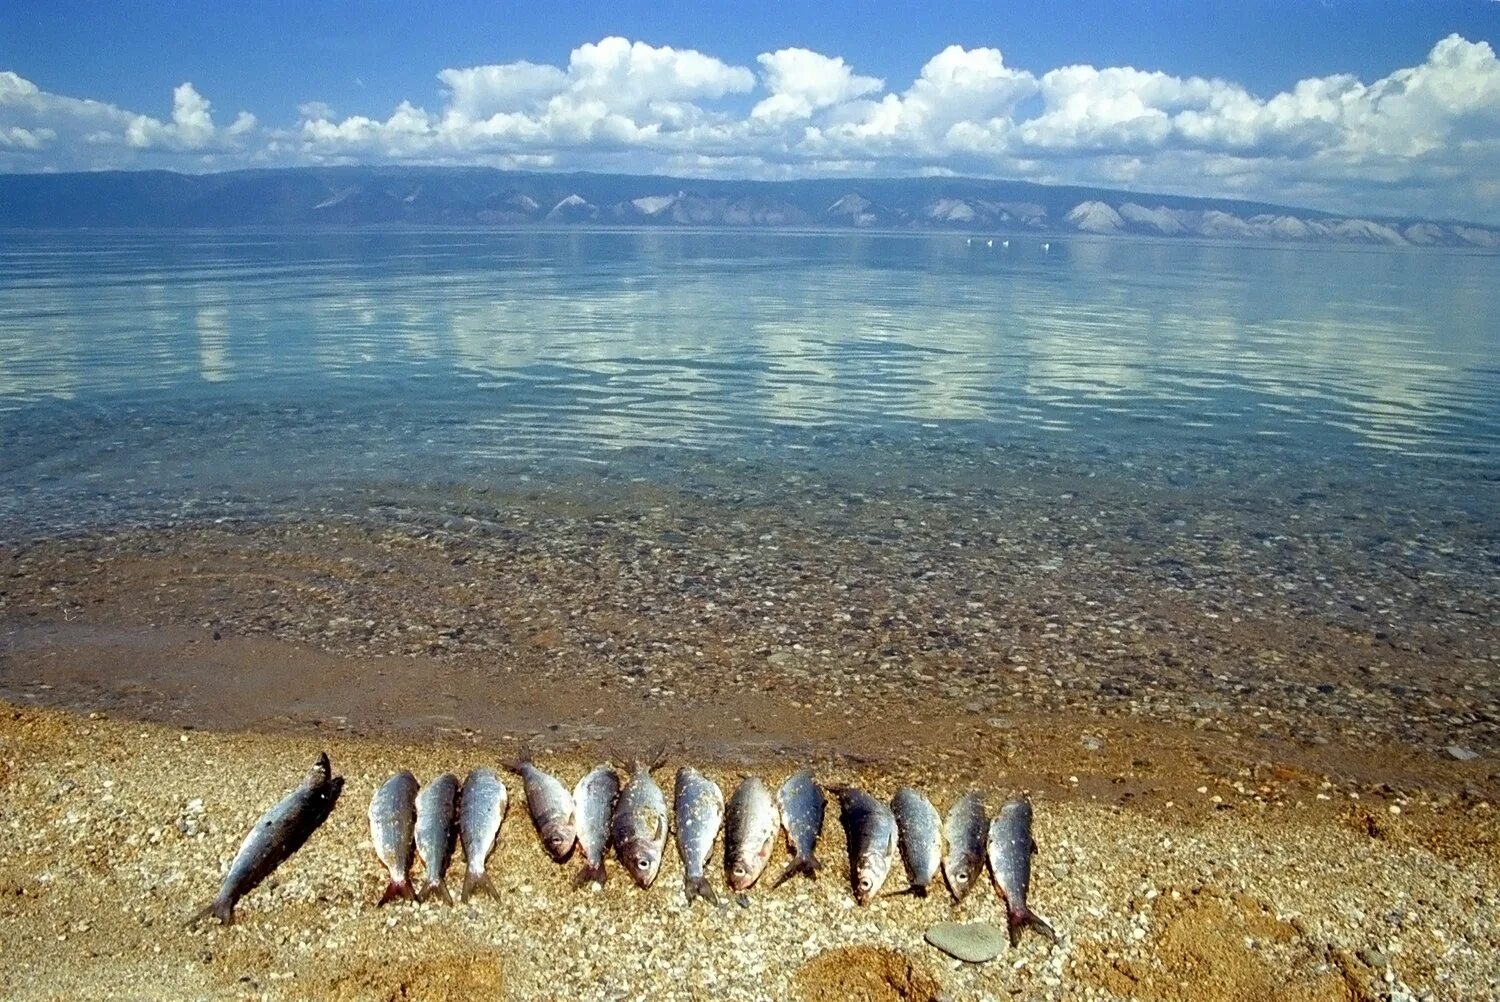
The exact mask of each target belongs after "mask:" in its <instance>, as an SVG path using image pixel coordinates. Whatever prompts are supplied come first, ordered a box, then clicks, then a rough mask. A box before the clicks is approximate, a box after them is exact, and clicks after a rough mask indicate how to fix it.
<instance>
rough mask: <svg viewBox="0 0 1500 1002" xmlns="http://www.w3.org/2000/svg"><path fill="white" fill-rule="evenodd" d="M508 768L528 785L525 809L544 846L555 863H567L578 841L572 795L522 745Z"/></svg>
mask: <svg viewBox="0 0 1500 1002" xmlns="http://www.w3.org/2000/svg"><path fill="white" fill-rule="evenodd" d="M505 768H506V769H508V770H510V771H511V772H513V773H515V774H516V775H517V776H520V777H521V781H522V782H523V783H524V784H525V786H526V809H527V810H528V811H529V812H530V813H531V823H532V824H534V825H536V833H537V835H538V836H539V837H540V838H541V840H542V848H544V849H546V850H547V855H549V856H551V857H552V861H553V862H554V863H566V862H567V861H568V857H569V856H571V855H573V846H574V845H575V844H576V843H577V842H578V829H577V828H576V827H574V824H573V797H572V795H571V794H569V793H568V788H567V787H565V786H563V785H562V783H561V782H559V781H558V778H557V777H556V776H553V775H551V774H549V773H545V772H543V771H542V770H540V769H538V768H537V767H536V764H535V763H533V762H532V761H531V753H530V752H529V751H527V750H526V749H524V748H523V749H521V754H520V756H519V757H518V758H517V759H516V760H515V761H514V762H511V763H509V764H507V765H506V767H505Z"/></svg>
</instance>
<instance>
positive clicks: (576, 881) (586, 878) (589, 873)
mask: <svg viewBox="0 0 1500 1002" xmlns="http://www.w3.org/2000/svg"><path fill="white" fill-rule="evenodd" d="M585 884H599V885H600V886H603V884H604V860H602V859H601V860H599V862H598V863H597V864H595V863H590V862H588V861H587V860H585V861H584V864H583V869H582V870H579V871H578V876H577V877H574V878H573V886H574V887H582V886H584V885H585Z"/></svg>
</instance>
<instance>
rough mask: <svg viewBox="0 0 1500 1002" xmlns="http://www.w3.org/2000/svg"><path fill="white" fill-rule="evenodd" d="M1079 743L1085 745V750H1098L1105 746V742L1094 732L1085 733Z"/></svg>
mask: <svg viewBox="0 0 1500 1002" xmlns="http://www.w3.org/2000/svg"><path fill="white" fill-rule="evenodd" d="M1078 743H1079V744H1081V745H1083V747H1084V750H1085V751H1098V750H1099V749H1101V748H1103V747H1104V742H1103V741H1101V740H1099V739H1098V738H1096V737H1094V735H1092V734H1085V735H1084V736H1083V737H1082V738H1080V739H1079V740H1078Z"/></svg>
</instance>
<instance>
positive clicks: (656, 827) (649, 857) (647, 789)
mask: <svg viewBox="0 0 1500 1002" xmlns="http://www.w3.org/2000/svg"><path fill="white" fill-rule="evenodd" d="M664 761H666V756H665V754H659V755H657V757H656V760H655V761H654V762H652V763H651V764H650V765H647V764H646V763H645V762H643V761H641V760H640V759H637V760H636V761H635V762H634V763H632V765H631V767H630V777H629V778H628V779H627V780H626V781H625V785H624V786H622V787H621V788H620V796H619V799H618V800H616V801H615V813H614V818H613V819H612V820H611V822H610V840H611V841H612V842H613V843H614V846H615V855H616V857H617V858H618V859H619V860H620V864H621V865H622V866H624V867H625V869H626V870H628V871H629V872H630V876H631V878H632V879H634V880H635V882H636V884H638V885H639V886H641V887H643V888H645V887H650V886H651V884H652V882H653V881H654V880H656V874H657V871H659V870H660V869H661V858H662V854H663V852H664V851H665V850H666V847H667V798H666V797H665V796H664V795H663V794H662V792H661V787H659V786H657V785H656V780H654V779H652V778H651V770H652V769H656V768H659V767H660V766H661V764H662V763H663V762H664Z"/></svg>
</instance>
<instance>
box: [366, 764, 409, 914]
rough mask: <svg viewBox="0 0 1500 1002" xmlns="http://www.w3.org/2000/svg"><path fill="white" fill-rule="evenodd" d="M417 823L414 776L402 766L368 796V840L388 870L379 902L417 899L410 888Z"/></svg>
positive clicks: (386, 902) (387, 902) (376, 855)
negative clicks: (413, 844)
mask: <svg viewBox="0 0 1500 1002" xmlns="http://www.w3.org/2000/svg"><path fill="white" fill-rule="evenodd" d="M416 827H417V777H415V776H413V775H412V774H411V772H410V771H409V770H406V769H402V770H401V771H400V772H398V773H396V775H394V776H392V777H391V778H390V779H388V780H386V781H385V782H384V783H382V784H381V786H380V789H378V790H376V791H375V796H373V797H371V798H370V841H372V842H374V843H375V857H376V858H377V859H379V860H380V862H381V863H382V864H384V866H385V869H386V872H387V873H389V874H390V878H391V879H390V882H389V883H388V884H386V885H385V893H384V894H382V895H381V896H380V901H379V904H381V905H384V904H389V903H390V902H392V901H395V900H396V899H397V898H405V899H406V900H407V901H413V900H415V899H416V895H415V894H413V893H412V889H411V854H412V833H413V832H414V831H416Z"/></svg>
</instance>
